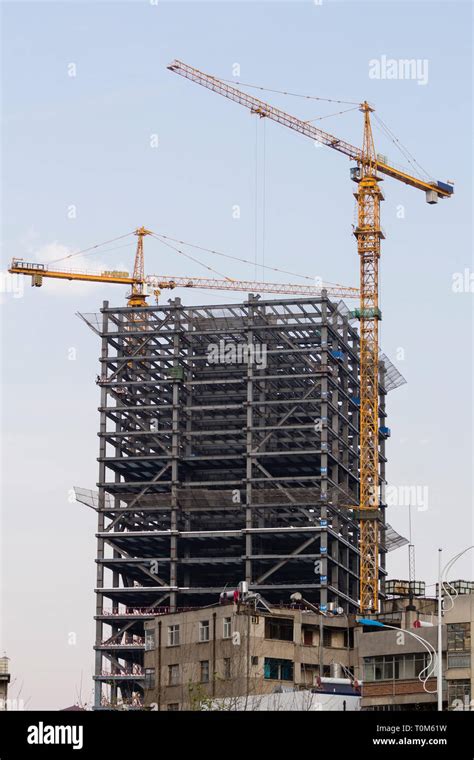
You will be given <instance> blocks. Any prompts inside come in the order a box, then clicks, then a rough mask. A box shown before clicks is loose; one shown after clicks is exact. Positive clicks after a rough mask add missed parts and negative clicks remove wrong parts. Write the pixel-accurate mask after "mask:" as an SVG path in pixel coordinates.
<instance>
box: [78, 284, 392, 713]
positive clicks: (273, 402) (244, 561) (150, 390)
mask: <svg viewBox="0 0 474 760" xmlns="http://www.w3.org/2000/svg"><path fill="white" fill-rule="evenodd" d="M82 316H83V318H84V319H85V320H86V321H87V323H88V324H89V325H90V326H91V327H92V328H93V329H94V330H95V331H96V332H97V333H98V334H99V335H100V338H101V357H100V375H99V376H98V378H97V382H98V384H99V385H100V388H101V401H100V430H99V439H100V452H99V482H98V492H86V491H83V490H81V489H78V499H79V500H80V501H83V502H84V503H87V504H88V505H89V506H92V507H94V508H95V509H96V510H97V514H98V533H97V540H98V549H97V588H96V594H97V607H96V645H95V649H96V669H95V681H96V700H95V703H96V707H100V706H105V705H108V704H110V702H112V703H115V701H116V700H117V698H120V699H124V700H126V699H129V700H131V701H132V703H133V699H134V698H136V699H137V702H139V695H140V692H141V690H142V683H143V672H142V662H143V651H144V640H143V625H144V621H145V620H146V619H148V618H149V617H150V616H153V615H154V614H158V613H159V612H160V611H163V610H164V609H165V608H166V610H177V609H182V608H189V607H198V606H203V605H206V604H211V603H215V602H216V601H217V600H218V598H219V595H220V594H221V593H222V592H223V591H229V590H233V589H235V588H236V586H237V585H238V583H239V582H240V581H247V582H248V584H249V589H250V590H251V591H255V592H258V593H260V594H261V595H262V596H263V597H264V598H265V599H267V600H268V601H269V602H271V603H273V604H278V603H286V604H287V603H289V600H290V595H291V594H292V593H294V592H295V591H300V592H301V593H302V594H303V596H304V597H305V598H306V599H308V600H310V601H312V602H315V603H317V604H321V605H335V606H337V607H342V608H343V609H344V611H345V612H355V611H356V610H357V605H358V595H359V591H358V569H359V567H358V565H359V552H358V516H357V512H356V509H355V508H356V506H357V503H358V485H359V480H358V467H359V460H358V430H359V386H358V382H359V367H358V333H357V330H356V327H355V323H353V321H352V320H351V315H350V313H349V312H348V310H347V309H346V307H345V306H344V304H342V303H340V304H336V303H333V302H331V301H330V300H329V299H328V298H327V297H326V296H325V294H324V291H323V294H322V296H321V297H319V298H315V297H313V298H299V299H294V298H292V299H284V300H262V299H260V298H259V297H258V296H249V298H248V300H247V301H245V302H244V303H235V304H231V305H229V304H227V305H224V306H185V305H183V304H182V303H181V300H180V299H179V298H176V299H174V300H172V301H170V302H169V305H160V306H156V307H147V308H143V309H142V308H128V307H127V308H112V307H109V305H108V303H107V302H105V303H104V305H103V309H102V310H101V313H100V315H82ZM380 367H381V375H380V441H379V446H380V479H381V482H382V483H383V482H384V481H385V462H386V459H385V438H386V437H387V436H388V435H389V430H388V428H387V427H386V424H385V403H384V399H385V394H386V392H387V390H388V389H389V388H390V387H394V384H396V383H397V382H398V379H397V377H393V376H392V375H393V373H396V370H394V368H393V367H392V366H391V365H389V363H388V362H387V361H383V360H382V361H381V362H380ZM387 373H388V374H389V375H390V377H388V378H387ZM396 374H398V373H396ZM398 377H399V376H398ZM380 524H381V526H382V538H383V535H384V529H383V527H384V525H385V518H384V508H383V506H382V507H381V508H380ZM385 550H386V545H385V544H384V542H383V541H382V545H381V557H380V568H381V579H382V580H383V576H384V573H385V561H384V553H385ZM323 609H324V607H323ZM104 684H106V685H107V686H108V688H107V689H104V688H103V686H104Z"/></svg>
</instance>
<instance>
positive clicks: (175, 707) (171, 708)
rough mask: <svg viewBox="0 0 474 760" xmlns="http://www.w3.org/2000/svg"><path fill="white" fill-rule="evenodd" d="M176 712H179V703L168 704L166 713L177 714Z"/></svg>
mask: <svg viewBox="0 0 474 760" xmlns="http://www.w3.org/2000/svg"><path fill="white" fill-rule="evenodd" d="M178 710H179V702H169V704H168V712H178Z"/></svg>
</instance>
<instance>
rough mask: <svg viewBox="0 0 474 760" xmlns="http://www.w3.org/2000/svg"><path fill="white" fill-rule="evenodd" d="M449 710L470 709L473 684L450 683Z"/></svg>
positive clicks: (466, 680) (466, 681) (464, 682)
mask: <svg viewBox="0 0 474 760" xmlns="http://www.w3.org/2000/svg"><path fill="white" fill-rule="evenodd" d="M447 683H448V710H459V709H465V710H469V709H470V701H471V682H470V681H469V680H468V679H465V680H462V681H448V682H447Z"/></svg>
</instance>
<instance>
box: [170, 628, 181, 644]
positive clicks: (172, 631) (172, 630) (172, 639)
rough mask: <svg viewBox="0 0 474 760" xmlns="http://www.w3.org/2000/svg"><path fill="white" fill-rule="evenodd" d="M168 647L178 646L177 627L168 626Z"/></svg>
mask: <svg viewBox="0 0 474 760" xmlns="http://www.w3.org/2000/svg"><path fill="white" fill-rule="evenodd" d="M168 646H169V647H177V646H179V625H169V626H168Z"/></svg>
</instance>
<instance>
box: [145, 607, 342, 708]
mask: <svg viewBox="0 0 474 760" xmlns="http://www.w3.org/2000/svg"><path fill="white" fill-rule="evenodd" d="M353 625H354V619H353V618H352V620H349V619H348V618H347V616H346V615H340V616H339V615H337V616H334V617H333V616H328V617H323V616H321V615H318V614H316V613H314V612H310V611H306V610H302V609H293V608H286V609H285V608H280V607H277V608H270V609H269V610H265V611H261V610H259V611H255V610H252V609H250V608H249V607H248V606H247V605H244V604H242V605H239V604H223V605H215V606H211V607H206V608H202V609H196V610H192V611H189V612H178V613H170V614H168V615H162V616H159V617H156V618H154V619H153V620H152V621H149V622H148V623H147V624H146V626H145V705H146V706H148V707H151V708H152V709H159V710H189V709H197V706H198V705H200V704H202V703H203V702H205V701H206V700H208V701H210V702H212V700H214V699H221V698H227V697H228V698H233V697H241V696H245V695H256V694H270V693H272V692H275V691H276V690H278V689H281V688H285V689H311V688H312V687H314V686H317V684H318V677H319V676H320V675H321V676H330V675H335V676H337V675H344V672H347V671H346V670H345V669H349V668H350V667H351V665H352V662H351V651H352V637H353ZM320 659H322V662H323V667H322V669H321V670H320V667H319V662H320Z"/></svg>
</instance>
